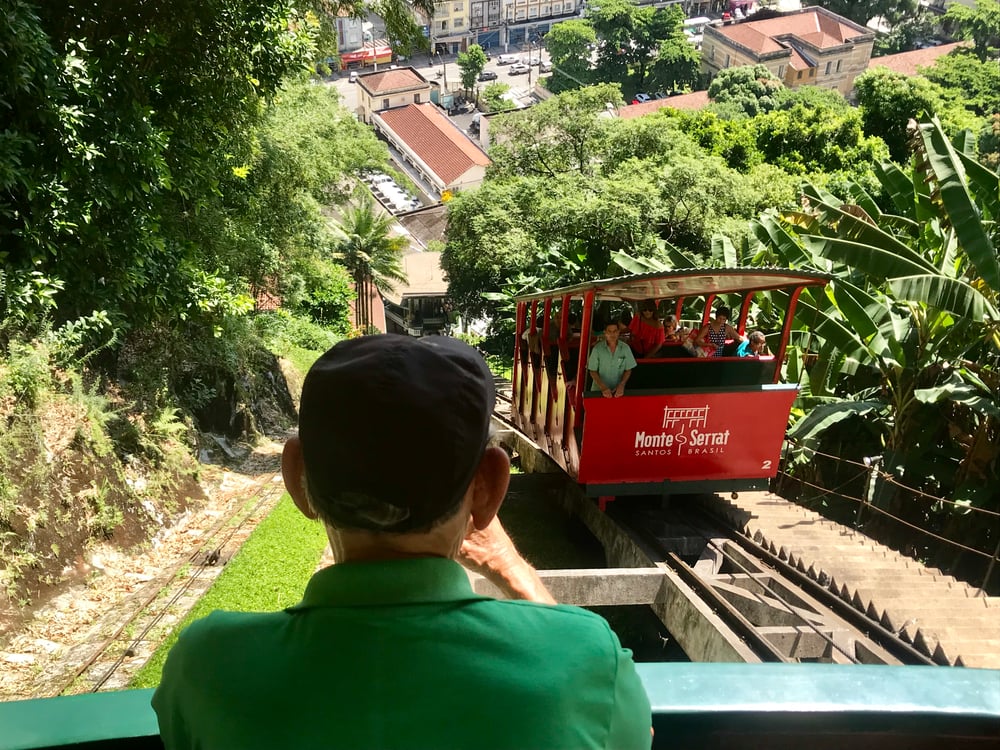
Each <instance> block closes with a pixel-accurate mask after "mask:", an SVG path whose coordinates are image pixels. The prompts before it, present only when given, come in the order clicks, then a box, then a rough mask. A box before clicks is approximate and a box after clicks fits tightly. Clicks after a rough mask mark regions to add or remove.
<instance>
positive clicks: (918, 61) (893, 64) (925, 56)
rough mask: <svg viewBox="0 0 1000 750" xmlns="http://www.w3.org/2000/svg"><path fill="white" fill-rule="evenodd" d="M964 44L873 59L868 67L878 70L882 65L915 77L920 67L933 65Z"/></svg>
mask: <svg viewBox="0 0 1000 750" xmlns="http://www.w3.org/2000/svg"><path fill="white" fill-rule="evenodd" d="M963 44H964V42H955V43H954V44H942V45H939V46H937V47H928V48H927V49H915V50H913V51H912V52H900V53H899V54H897V55H882V57H873V58H872V59H871V61H870V62H869V63H868V67H869V68H876V67H878V66H880V65H882V66H884V67H886V68H888V69H889V70H894V71H895V72H897V73H902V74H903V75H908V76H915V75H916V74H917V68H918V67H921V68H926V67H929V66H931V65H933V64H934V61H935V60H937V59H938V58H939V57H943V56H944V55H947V54H948V53H949V52H951V51H953V50H954V49H956V48H958V47H961V46H962V45H963Z"/></svg>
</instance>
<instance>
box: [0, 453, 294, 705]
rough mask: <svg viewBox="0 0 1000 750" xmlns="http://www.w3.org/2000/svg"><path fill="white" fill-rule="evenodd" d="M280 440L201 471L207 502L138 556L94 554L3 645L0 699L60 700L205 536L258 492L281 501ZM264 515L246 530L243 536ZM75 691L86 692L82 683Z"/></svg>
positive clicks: (209, 573) (207, 579)
mask: <svg viewBox="0 0 1000 750" xmlns="http://www.w3.org/2000/svg"><path fill="white" fill-rule="evenodd" d="M280 458H281V442H279V441H275V440H262V441H261V442H260V443H259V444H258V445H257V446H256V447H255V448H254V449H253V451H252V452H251V453H250V454H249V455H248V456H247V457H246V458H245V459H244V460H243V461H242V462H241V463H240V465H239V467H238V468H235V469H230V468H224V467H220V466H205V467H204V469H203V472H202V481H201V484H202V487H203V489H204V491H205V494H206V496H207V497H208V500H207V502H205V503H203V504H201V505H200V506H199V507H198V508H197V509H191V510H189V511H188V512H186V513H185V514H183V515H182V516H181V517H180V519H178V521H177V522H176V523H175V524H174V525H173V526H171V527H170V528H166V529H163V530H161V531H160V532H159V533H158V534H157V535H156V536H155V537H154V538H153V539H152V540H151V542H150V543H149V544H148V545H147V546H146V547H145V548H144V549H141V550H139V551H133V552H131V553H125V552H122V551H121V550H118V549H115V548H113V547H111V546H108V545H97V546H95V547H93V548H92V550H91V551H90V554H89V555H88V560H87V563H86V564H87V566H88V570H87V576H86V578H87V580H86V582H85V583H83V584H78V585H75V586H73V587H72V588H70V589H68V590H67V591H65V592H63V593H62V594H60V595H59V596H57V597H56V598H54V599H52V600H51V601H50V602H48V603H47V604H45V605H44V606H42V607H41V608H39V609H38V610H37V611H36V612H35V614H34V616H33V617H32V618H31V619H30V620H29V621H27V622H26V623H25V624H24V625H23V626H21V627H20V628H19V629H18V630H16V631H15V632H13V633H11V634H10V635H9V637H8V638H7V639H6V643H5V644H4V647H3V650H0V700H5V701H9V700H20V699H25V698H40V697H48V696H51V695H54V694H58V693H59V692H61V691H62V690H63V688H64V687H65V686H66V684H67V683H68V682H70V681H71V680H72V678H73V675H74V674H76V671H77V670H78V669H79V666H80V665H81V664H82V663H84V662H85V661H86V660H87V659H90V658H91V657H92V656H93V655H94V653H96V650H97V649H98V648H100V645H101V644H103V643H105V642H106V641H107V639H108V638H109V637H110V636H111V635H112V634H113V633H114V632H115V631H116V630H117V629H118V628H119V627H120V626H121V623H123V622H125V621H126V620H127V619H128V618H129V617H131V616H132V615H133V614H134V613H135V612H136V611H137V610H138V609H139V608H140V607H141V605H142V603H143V602H145V601H146V600H147V599H149V597H150V595H151V594H153V593H155V591H156V590H157V588H158V587H160V586H162V585H163V580H164V578H165V577H168V576H169V575H170V573H171V572H172V571H174V570H175V569H176V568H177V567H178V566H182V565H183V563H184V562H185V561H186V560H188V559H189V558H190V557H191V555H192V553H193V552H194V551H195V550H197V549H198V548H199V547H200V545H201V544H202V542H203V541H205V538H206V536H207V535H208V533H209V530H210V529H212V528H213V527H214V526H215V525H216V524H217V523H218V522H219V520H220V519H221V518H224V517H228V516H229V515H231V514H232V513H234V512H235V511H236V510H237V509H239V508H240V507H242V506H243V505H244V504H245V503H246V502H247V501H248V500H249V499H251V498H253V497H254V496H256V495H259V494H260V493H261V492H267V493H269V494H271V495H274V496H276V497H280V494H281V493H280V491H276V490H275V488H276V486H277V489H278V490H280V473H279V470H280ZM259 520H261V514H257V517H256V518H255V519H253V521H252V522H251V523H248V524H246V527H247V528H246V534H243V536H246V535H247V534H249V531H250V530H252V527H253V526H255V525H256V522H257V521H259ZM221 570H222V566H214V567H211V568H210V569H209V568H205V569H203V571H202V575H200V576H199V586H198V587H197V589H193V590H192V592H191V596H190V597H188V599H189V600H185V601H182V602H178V603H177V604H176V606H175V607H174V610H175V611H171V614H170V618H169V619H168V620H165V621H164V624H168V623H169V622H171V621H174V622H175V621H176V620H177V619H178V618H180V617H183V616H184V613H186V612H187V610H188V609H190V607H191V606H193V604H194V601H196V600H197V595H198V594H200V593H201V592H202V591H203V590H204V588H207V585H210V583H211V581H213V580H214V579H215V577H216V576H217V575H218V573H219V572H221ZM150 652H151V649H148V648H143V649H141V651H138V652H137V653H136V654H134V655H132V656H130V657H129V658H128V659H127V660H126V663H124V664H123V667H124V669H123V670H122V673H121V675H116V678H117V679H115V680H114V681H113V682H109V684H108V685H107V686H106V688H105V689H110V688H113V687H118V688H120V687H124V684H122V683H124V682H127V678H128V676H129V675H130V674H131V673H132V672H134V670H135V669H137V668H138V667H139V666H141V665H142V663H144V662H145V659H146V658H147V657H148V655H149V653H150ZM77 689H83V690H86V689H87V685H86V684H82V685H79V686H77Z"/></svg>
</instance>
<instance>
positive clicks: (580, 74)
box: [545, 19, 597, 93]
mask: <svg viewBox="0 0 1000 750" xmlns="http://www.w3.org/2000/svg"><path fill="white" fill-rule="evenodd" d="M596 43H597V34H596V33H595V32H594V27H593V26H592V25H591V24H590V23H589V22H588V21H586V20H581V19H570V20H568V21H562V22H561V23H557V24H553V26H552V29H551V30H550V31H549V33H548V34H546V35H545V46H546V48H547V49H548V51H549V58H550V59H551V60H552V76H551V77H550V78H549V86H548V87H549V90H550V91H553V92H555V93H559V92H560V91H568V90H569V89H575V88H579V87H580V86H586V85H588V84H589V83H590V75H591V74H590V49H591V47H592V46H593V45H594V44H596Z"/></svg>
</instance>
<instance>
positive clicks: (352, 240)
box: [334, 194, 409, 330]
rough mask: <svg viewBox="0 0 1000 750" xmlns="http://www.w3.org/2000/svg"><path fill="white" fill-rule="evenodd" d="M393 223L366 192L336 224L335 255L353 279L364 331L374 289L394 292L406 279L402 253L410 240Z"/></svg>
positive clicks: (369, 319)
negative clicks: (396, 229)
mask: <svg viewBox="0 0 1000 750" xmlns="http://www.w3.org/2000/svg"><path fill="white" fill-rule="evenodd" d="M392 224H393V219H392V216H390V215H388V214H384V213H382V212H381V211H380V209H378V208H376V207H375V204H374V203H373V202H372V200H371V198H369V197H368V196H367V194H365V196H364V198H363V199H362V200H361V202H360V205H359V206H357V207H355V208H350V209H348V211H347V213H346V214H345V215H344V217H343V218H342V219H341V221H340V223H339V224H337V225H336V226H335V227H334V231H335V232H336V236H337V240H336V244H335V246H334V253H335V256H334V257H335V258H336V259H337V260H338V261H340V262H341V263H342V264H343V265H344V267H345V268H346V269H347V272H348V273H349V274H350V275H351V279H352V280H353V282H354V291H355V300H356V302H355V310H356V311H357V317H356V319H355V324H356V325H357V326H358V328H360V329H362V330H367V329H368V328H369V327H370V326H371V325H372V317H371V316H372V311H371V292H372V289H373V288H374V289H376V290H378V291H379V292H381V293H382V294H385V293H386V292H390V291H392V289H393V288H394V286H393V285H394V284H396V283H399V282H405V281H406V274H405V273H404V272H403V253H404V252H405V250H406V248H407V247H408V246H409V241H408V240H407V239H406V237H403V236H400V235H395V234H393V233H392Z"/></svg>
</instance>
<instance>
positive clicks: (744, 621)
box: [612, 497, 934, 665]
mask: <svg viewBox="0 0 1000 750" xmlns="http://www.w3.org/2000/svg"><path fill="white" fill-rule="evenodd" d="M690 500H691V501H692V502H690V503H677V504H675V505H674V506H673V507H670V508H666V509H662V510H661V511H660V512H659V513H656V512H653V513H652V514H651V513H650V511H649V510H648V508H647V509H645V510H644V511H631V510H630V509H629V508H628V507H627V506H626V507H619V508H615V509H614V510H613V512H612V515H613V517H614V518H615V520H616V522H618V523H619V524H620V525H621V526H622V528H623V529H624V530H625V532H626V533H628V534H630V535H632V536H633V537H635V538H637V539H640V540H641V541H642V542H643V543H644V544H645V545H646V546H647V547H648V549H649V554H650V556H651V558H652V559H661V560H662V562H663V564H664V565H665V566H666V567H668V568H669V569H670V570H672V571H674V572H675V573H676V574H677V575H678V576H679V577H680V579H681V580H683V581H684V583H685V584H686V585H687V586H688V587H690V588H691V589H692V590H693V591H695V592H696V593H697V595H698V596H699V597H700V598H701V599H702V601H704V602H705V603H706V604H707V605H708V606H709V607H710V608H711V609H712V610H713V611H714V612H715V614H716V615H717V616H718V617H719V620H720V621H721V622H722V623H724V625H725V627H727V628H728V629H729V630H730V631H731V634H732V636H733V637H735V638H738V639H740V640H742V641H743V642H744V643H745V644H746V645H747V646H748V647H749V648H750V649H751V650H752V651H753V653H754V654H755V655H756V656H757V658H759V659H760V660H761V661H765V662H775V661H777V662H795V661H809V662H814V661H825V662H834V663H844V664H919V665H932V664H934V661H933V660H932V659H930V658H929V657H928V656H926V655H924V654H922V653H921V652H920V651H918V650H917V649H915V648H914V647H913V646H912V645H911V644H909V643H907V642H906V641H904V640H903V639H902V638H900V637H899V636H898V635H897V634H896V633H893V632H892V631H890V630H888V629H886V628H885V627H884V626H883V625H882V624H881V623H879V622H878V621H877V620H873V619H872V618H870V617H869V616H868V615H867V614H865V613H864V612H862V611H859V610H858V609H856V608H855V607H854V606H853V605H852V604H851V603H849V602H846V601H844V600H843V599H842V598H840V597H839V596H837V595H836V594H834V593H833V592H832V591H830V590H829V588H827V587H826V586H824V585H823V584H822V583H820V582H817V581H814V580H812V579H811V578H810V577H809V576H808V575H806V574H804V573H802V572H801V571H799V570H797V569H796V568H795V567H793V566H791V565H789V564H788V563H787V562H785V561H783V560H781V559H780V558H779V557H778V556H777V555H775V554H773V553H772V552H771V551H769V550H768V549H767V548H766V547H763V546H761V545H760V544H758V543H757V542H755V541H754V540H753V539H750V538H748V537H747V536H746V535H745V534H743V533H742V532H741V531H740V530H738V529H734V528H732V527H731V526H728V525H726V524H725V522H724V521H722V520H720V519H716V518H714V517H712V516H711V515H710V514H709V513H707V512H706V511H705V510H704V508H703V506H702V505H701V503H700V498H697V497H692V498H690ZM678 505H679V506H680V507H678ZM651 516H652V517H651ZM655 529H660V530H661V531H665V532H666V534H665V535H664V534H663V533H661V534H657V533H655V532H654V530H655ZM699 546H700V547H701V551H700V552H696V550H697V548H698V547H699ZM694 558H696V559H694Z"/></svg>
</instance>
